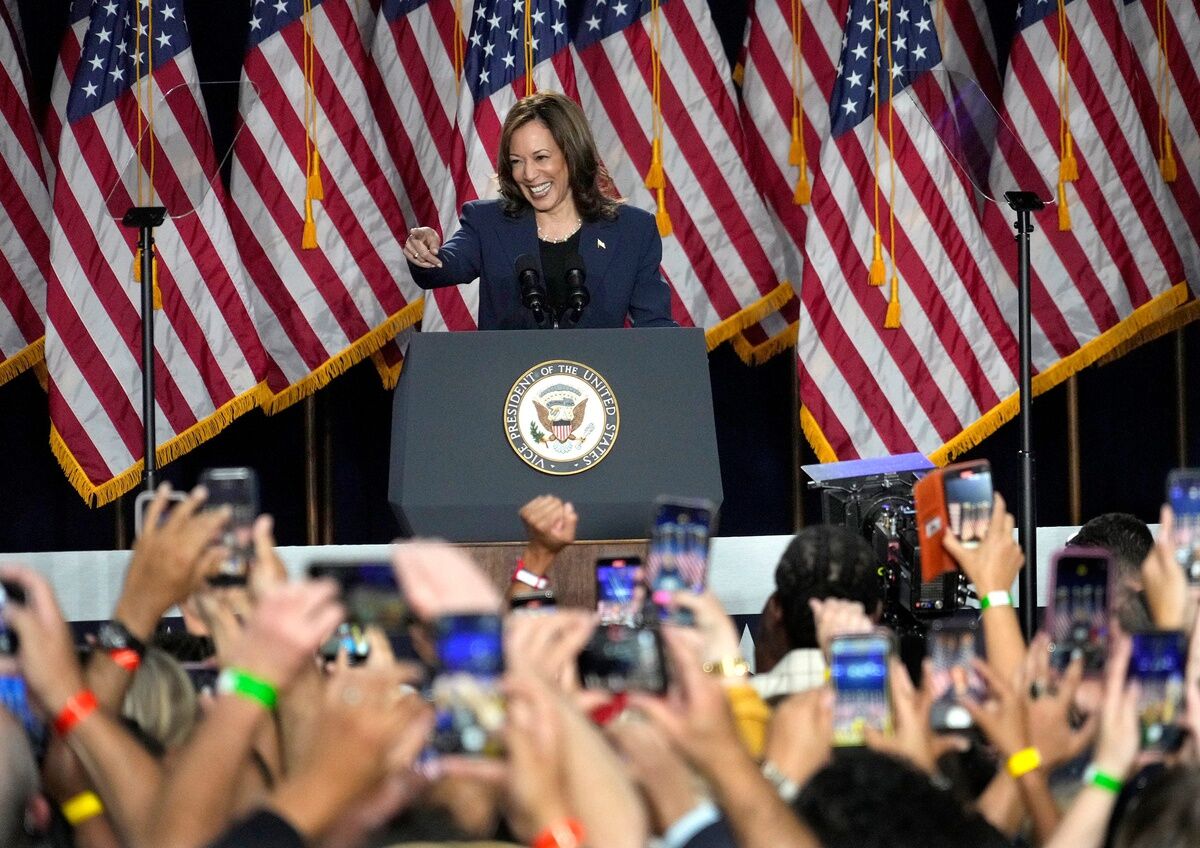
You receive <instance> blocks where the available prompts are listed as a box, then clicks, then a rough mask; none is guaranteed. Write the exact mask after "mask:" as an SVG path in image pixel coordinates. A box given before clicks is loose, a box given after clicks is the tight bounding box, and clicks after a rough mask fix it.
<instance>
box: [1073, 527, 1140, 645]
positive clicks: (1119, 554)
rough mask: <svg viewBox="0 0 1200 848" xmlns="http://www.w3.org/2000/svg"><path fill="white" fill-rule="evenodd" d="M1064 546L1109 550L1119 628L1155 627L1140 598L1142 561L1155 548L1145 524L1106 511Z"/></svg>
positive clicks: (1138, 628) (1126, 629) (1131, 629)
mask: <svg viewBox="0 0 1200 848" xmlns="http://www.w3.org/2000/svg"><path fill="white" fill-rule="evenodd" d="M1067 546H1068V547H1072V548H1101V549H1103V550H1106V551H1108V552H1109V554H1111V555H1112V561H1113V565H1114V566H1115V567H1116V569H1117V583H1116V589H1115V595H1116V597H1115V598H1113V607H1114V609H1116V610H1117V615H1118V618H1119V620H1120V622H1121V627H1122V628H1123V629H1124V630H1125V632H1127V633H1134V632H1137V631H1141V630H1152V629H1153V628H1154V625H1153V623H1152V622H1151V619H1150V612H1149V609H1148V607H1147V606H1146V600H1145V597H1144V596H1143V595H1142V576H1141V568H1142V562H1143V561H1144V560H1145V559H1146V557H1147V556H1149V554H1150V549H1151V548H1153V547H1154V536H1153V535H1152V534H1151V533H1150V528H1149V527H1147V526H1146V522H1144V521H1142V520H1141V519H1140V518H1138V517H1137V516H1134V515H1130V514H1129V513H1127V512H1106V513H1104V514H1103V515H1097V516H1096V517H1095V518H1093V519H1091V520H1090V521H1088V522H1087V523H1086V524H1084V525H1083V526H1082V527H1080V528H1079V532H1078V533H1076V534H1075V535H1074V536H1073V537H1072V538H1071V539H1070V541H1068V542H1067Z"/></svg>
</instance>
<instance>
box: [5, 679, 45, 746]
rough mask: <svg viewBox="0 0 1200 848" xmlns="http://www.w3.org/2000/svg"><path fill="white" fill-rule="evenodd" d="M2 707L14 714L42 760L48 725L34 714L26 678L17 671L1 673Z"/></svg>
mask: <svg viewBox="0 0 1200 848" xmlns="http://www.w3.org/2000/svg"><path fill="white" fill-rule="evenodd" d="M0 707H3V708H4V709H6V710H8V711H9V712H10V713H12V715H13V716H14V717H15V718H16V719H17V721H19V722H20V723H21V727H22V728H24V730H25V735H26V736H28V737H29V741H30V743H31V744H32V746H33V750H34V753H35V754H37V755H38V757H39V759H40V757H41V754H42V753H43V752H44V751H45V745H46V742H47V741H48V740H47V736H46V725H45V722H43V721H42V719H41V718H39V717H38V715H37V713H36V712H34V709H33V705H32V703H31V702H30V700H29V687H28V686H27V685H26V684H25V678H24V677H22V676H21V675H20V674H18V673H16V671H15V670H11V671H10V670H7V669H6V670H4V671H3V672H0Z"/></svg>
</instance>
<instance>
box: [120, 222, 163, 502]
mask: <svg viewBox="0 0 1200 848" xmlns="http://www.w3.org/2000/svg"><path fill="white" fill-rule="evenodd" d="M166 217H167V210H166V209H165V208H164V207H162V206H134V207H133V208H131V209H130V210H129V211H128V212H126V213H125V217H124V218H122V219H121V223H122V224H124V225H125V226H126V227H130V228H134V227H136V228H137V230H138V251H139V253H140V254H141V260H142V267H141V272H142V280H141V285H142V431H143V433H144V435H145V457H146V459H145V463H144V465H143V469H144V470H143V475H142V480H143V482H144V483H145V486H146V491H148V492H149V491H153V490H154V487H155V486H156V485H158V457H157V456H156V448H157V446H158V440H157V439H156V438H155V435H154V228H155V227H160V226H162V223H163V221H165V220H166Z"/></svg>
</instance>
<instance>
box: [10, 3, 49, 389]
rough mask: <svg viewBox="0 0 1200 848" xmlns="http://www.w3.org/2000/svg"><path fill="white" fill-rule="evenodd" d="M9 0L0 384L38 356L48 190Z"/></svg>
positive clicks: (13, 5)
mask: <svg viewBox="0 0 1200 848" xmlns="http://www.w3.org/2000/svg"><path fill="white" fill-rule="evenodd" d="M24 55H25V51H24V43H23V39H22V37H21V31H20V22H19V19H18V17H17V8H16V3H15V2H14V1H13V0H4V2H2V3H0V383H3V382H5V381H6V380H8V379H10V378H12V377H15V376H16V375H17V374H19V373H21V372H22V371H24V370H25V369H26V368H28V367H29V366H31V365H33V364H34V363H35V362H37V361H39V360H40V359H41V351H40V346H39V344H38V342H39V341H40V340H41V338H42V332H43V330H42V321H43V316H44V314H45V311H46V277H47V276H48V275H49V273H50V238H49V235H48V234H47V232H46V221H47V219H48V218H49V217H50V192H49V190H48V189H47V187H46V186H47V183H46V167H45V163H44V150H43V147H42V141H41V138H40V137H39V135H38V132H37V129H36V127H35V126H34V123H33V116H32V115H31V113H30V110H29V87H28V74H27V66H26V64H25V61H24Z"/></svg>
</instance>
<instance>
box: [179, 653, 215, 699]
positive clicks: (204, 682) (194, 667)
mask: <svg viewBox="0 0 1200 848" xmlns="http://www.w3.org/2000/svg"><path fill="white" fill-rule="evenodd" d="M180 665H182V666H183V670H184V673H185V674H187V676H188V680H190V681H191V683H192V689H193V690H195V692H196V694H197V695H201V694H208V695H211V694H213V693H214V692H216V691H217V676H218V675H219V674H220V673H221V669H220V668H218V667H217V666H215V665H213V663H212V662H211V661H209V662H186V663H180Z"/></svg>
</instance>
